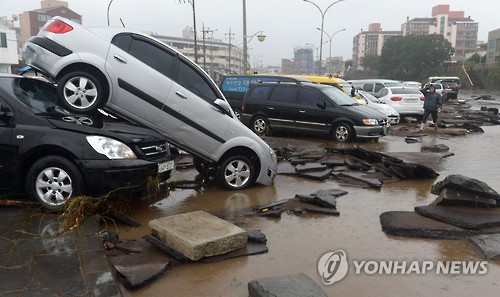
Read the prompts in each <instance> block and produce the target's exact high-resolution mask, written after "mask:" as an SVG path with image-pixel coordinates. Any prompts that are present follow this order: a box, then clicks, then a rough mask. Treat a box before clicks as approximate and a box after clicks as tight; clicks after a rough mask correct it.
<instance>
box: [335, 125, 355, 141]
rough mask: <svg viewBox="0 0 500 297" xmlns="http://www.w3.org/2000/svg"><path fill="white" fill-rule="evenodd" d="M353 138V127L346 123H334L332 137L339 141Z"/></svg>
mask: <svg viewBox="0 0 500 297" xmlns="http://www.w3.org/2000/svg"><path fill="white" fill-rule="evenodd" d="M352 138H353V129H352V127H351V126H350V125H349V124H347V123H339V124H336V125H335V126H334V128H333V139H335V140H336V141H339V142H348V141H350V140H351V139H352Z"/></svg>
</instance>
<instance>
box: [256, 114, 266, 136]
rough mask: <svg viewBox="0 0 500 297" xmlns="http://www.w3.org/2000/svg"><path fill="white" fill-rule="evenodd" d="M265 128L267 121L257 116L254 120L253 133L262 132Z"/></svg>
mask: <svg viewBox="0 0 500 297" xmlns="http://www.w3.org/2000/svg"><path fill="white" fill-rule="evenodd" d="M266 128H267V123H266V120H265V119H263V118H260V117H259V118H257V119H255V120H254V122H253V130H254V131H255V133H257V134H262V133H264V132H265V131H266Z"/></svg>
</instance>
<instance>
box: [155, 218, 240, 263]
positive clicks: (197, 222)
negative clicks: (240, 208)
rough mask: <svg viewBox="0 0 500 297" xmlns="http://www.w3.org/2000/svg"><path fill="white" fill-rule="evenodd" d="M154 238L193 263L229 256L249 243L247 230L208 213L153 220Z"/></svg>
mask: <svg viewBox="0 0 500 297" xmlns="http://www.w3.org/2000/svg"><path fill="white" fill-rule="evenodd" d="M149 227H150V228H151V229H152V233H153V235H155V236H157V237H158V238H160V239H161V240H162V241H163V242H165V244H167V245H168V246H170V247H172V248H173V249H175V250H177V251H178V252H180V253H182V254H183V255H184V256H186V257H187V258H189V259H191V260H194V261H196V260H199V259H201V258H203V257H210V256H215V255H221V254H225V253H228V252H231V251H234V250H237V249H240V248H243V247H244V246H245V245H246V243H247V239H248V237H247V233H246V231H245V230H243V229H241V228H239V227H237V226H235V225H233V224H231V223H229V222H227V221H224V220H222V219H219V218H217V217H216V216H213V215H211V214H209V213H207V212H204V211H195V212H191V213H185V214H179V215H173V216H168V217H163V218H160V219H155V220H151V221H149Z"/></svg>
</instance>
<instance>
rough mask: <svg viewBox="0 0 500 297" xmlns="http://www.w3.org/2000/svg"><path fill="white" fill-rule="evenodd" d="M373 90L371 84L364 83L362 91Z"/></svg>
mask: <svg viewBox="0 0 500 297" xmlns="http://www.w3.org/2000/svg"><path fill="white" fill-rule="evenodd" d="M372 90H373V84H364V85H363V91H367V92H371V91H372Z"/></svg>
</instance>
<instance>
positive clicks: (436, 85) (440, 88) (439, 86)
mask: <svg viewBox="0 0 500 297" xmlns="http://www.w3.org/2000/svg"><path fill="white" fill-rule="evenodd" d="M431 85H433V86H434V88H435V89H436V92H438V93H439V94H441V96H443V100H444V93H445V89H444V86H443V85H442V84H440V83H432V84H429V83H427V84H425V85H424V87H423V88H421V89H419V90H420V92H422V91H423V90H425V89H428V88H429V87H430V86H431Z"/></svg>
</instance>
